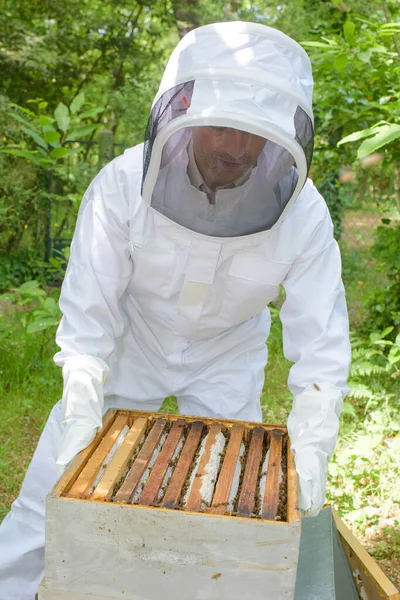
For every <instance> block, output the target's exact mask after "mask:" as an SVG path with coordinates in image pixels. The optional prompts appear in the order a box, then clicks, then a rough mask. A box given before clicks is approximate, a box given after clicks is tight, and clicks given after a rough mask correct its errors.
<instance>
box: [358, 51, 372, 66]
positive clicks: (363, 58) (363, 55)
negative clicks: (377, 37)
mask: <svg viewBox="0 0 400 600" xmlns="http://www.w3.org/2000/svg"><path fill="white" fill-rule="evenodd" d="M371 54H372V50H371V48H368V50H365V52H358V53H357V56H358V58H359V59H360V60H361V61H362V62H365V63H369V61H370V60H371Z"/></svg>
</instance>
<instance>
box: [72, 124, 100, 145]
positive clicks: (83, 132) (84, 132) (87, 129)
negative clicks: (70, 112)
mask: <svg viewBox="0 0 400 600" xmlns="http://www.w3.org/2000/svg"><path fill="white" fill-rule="evenodd" d="M99 127H101V125H92V124H90V125H89V124H88V125H83V126H82V127H79V128H77V129H74V131H71V133H69V134H68V136H67V137H68V140H67V141H68V142H74V141H77V140H80V139H81V138H84V137H86V136H88V135H89V134H91V133H92V132H93V131H95V130H96V129H98V128H99Z"/></svg>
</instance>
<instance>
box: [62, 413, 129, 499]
mask: <svg viewBox="0 0 400 600" xmlns="http://www.w3.org/2000/svg"><path fill="white" fill-rule="evenodd" d="M128 419H129V417H128V416H124V415H117V416H116V417H115V419H114V421H113V423H112V425H111V426H110V428H109V430H108V432H107V436H104V437H103V438H102V440H101V442H100V444H99V445H98V447H97V448H96V450H95V451H94V452H93V454H92V456H91V457H90V458H89V460H88V461H87V464H86V466H85V468H84V469H83V470H82V472H81V473H80V475H79V477H78V478H77V480H76V482H75V483H74V484H73V485H72V486H71V489H70V490H69V492H68V493H67V494H66V495H67V496H73V497H76V496H79V497H81V498H84V497H85V496H87V495H88V494H89V492H90V489H91V487H92V485H93V483H94V482H95V480H96V477H97V475H98V473H99V471H100V469H101V467H102V463H103V462H104V460H105V458H106V456H107V454H108V453H109V452H110V450H111V448H112V446H113V445H114V443H115V442H116V441H117V438H118V436H119V434H120V433H121V431H122V429H123V427H125V425H127V424H128Z"/></svg>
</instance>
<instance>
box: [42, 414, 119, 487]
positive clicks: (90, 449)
mask: <svg viewBox="0 0 400 600" xmlns="http://www.w3.org/2000/svg"><path fill="white" fill-rule="evenodd" d="M116 415H117V410H108V411H107V413H106V414H105V415H104V417H103V428H102V429H101V430H100V431H98V432H97V434H96V436H95V438H94V440H93V442H92V443H91V444H89V446H87V448H85V449H84V450H82V452H79V454H78V455H77V456H76V457H75V458H74V460H73V461H72V462H71V463H70V464H69V466H68V467H67V468H66V469H65V471H64V473H63V475H62V476H61V477H60V479H59V480H58V482H57V483H56V485H55V487H54V488H53V489H52V491H51V494H54V495H56V496H58V495H61V494H66V493H68V492H69V490H70V489H71V487H72V486H73V485H74V483H75V481H76V480H77V479H78V477H79V475H80V474H81V473H82V471H83V469H84V468H85V467H86V465H87V463H88V461H89V459H90V458H91V456H92V455H93V454H94V452H95V451H96V448H97V447H98V445H99V442H100V440H101V439H102V438H103V437H104V436H105V435H106V434H107V432H108V430H109V429H110V427H111V425H112V424H113V422H114V419H115V417H116Z"/></svg>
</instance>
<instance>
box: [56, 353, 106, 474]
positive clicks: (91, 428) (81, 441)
mask: <svg viewBox="0 0 400 600" xmlns="http://www.w3.org/2000/svg"><path fill="white" fill-rule="evenodd" d="M108 373H109V368H108V365H107V364H106V363H105V362H104V361H103V360H101V359H100V358H97V357H95V356H88V355H79V356H74V357H72V358H68V359H67V360H66V362H65V364H64V366H63V378H64V391H63V397H62V412H63V425H64V432H63V434H62V437H61V441H60V444H59V447H58V454H57V459H56V467H57V472H58V475H59V476H60V475H62V473H63V472H64V470H65V468H66V467H67V465H68V464H69V463H70V462H71V460H72V459H73V458H75V456H76V455H77V454H78V452H80V451H81V450H83V449H84V448H86V446H88V445H89V444H90V442H91V441H92V440H93V439H94V437H95V435H96V433H97V431H98V430H99V428H100V427H101V426H102V422H103V421H102V417H103V407H104V391H103V388H104V384H105V382H106V379H107V376H108Z"/></svg>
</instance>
